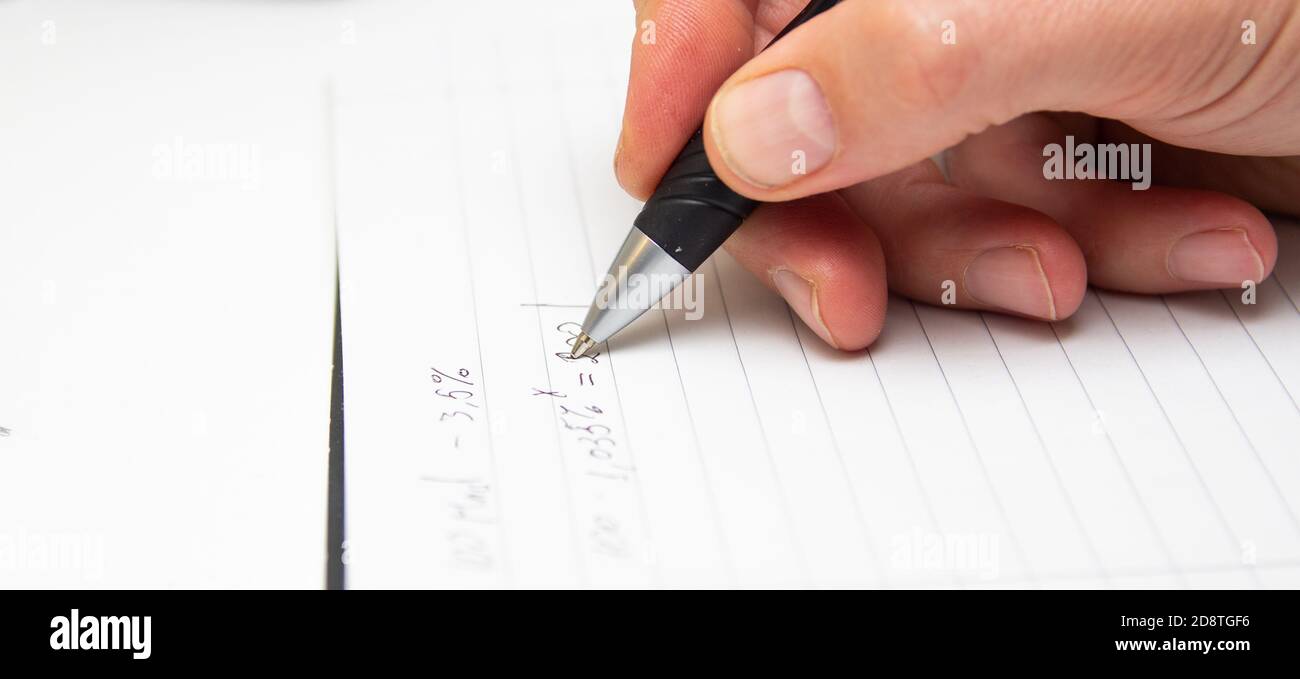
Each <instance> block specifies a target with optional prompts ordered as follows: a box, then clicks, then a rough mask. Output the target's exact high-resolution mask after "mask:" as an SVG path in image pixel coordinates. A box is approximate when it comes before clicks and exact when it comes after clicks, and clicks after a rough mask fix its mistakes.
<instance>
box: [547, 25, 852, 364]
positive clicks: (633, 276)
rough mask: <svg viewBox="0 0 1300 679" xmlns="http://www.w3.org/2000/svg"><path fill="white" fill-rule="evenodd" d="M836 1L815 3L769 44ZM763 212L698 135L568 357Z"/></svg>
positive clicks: (652, 299) (639, 219)
mask: <svg viewBox="0 0 1300 679" xmlns="http://www.w3.org/2000/svg"><path fill="white" fill-rule="evenodd" d="M837 2H839V0H810V2H809V3H808V4H807V6H805V7H804V8H803V11H801V12H799V14H798V15H797V16H795V18H794V19H791V20H790V23H789V24H787V25H786V27H785V28H783V29H781V32H780V33H778V34H777V35H776V37H774V38H772V41H771V42H769V43H768V45H771V44H772V43H774V42H776V41H777V40H780V39H781V38H782V37H784V36H785V34H787V33H789V32H790V31H792V30H794V29H795V28H796V27H798V26H800V25H801V24H803V23H804V22H806V21H808V20H809V19H811V18H813V17H815V16H817V15H818V14H821V13H822V12H824V11H826V10H828V9H830V8H831V7H834V6H835V4H836V3H837ZM757 206H758V201H755V200H750V199H749V198H746V197H744V196H742V195H740V194H738V193H736V192H735V191H732V190H731V189H729V188H727V185H726V184H724V183H722V180H721V179H718V175H717V174H716V173H714V171H713V168H712V167H710V166H709V159H708V156H707V155H705V152H704V130H703V129H702V128H701V129H699V130H696V132H695V134H694V135H692V136H691V139H690V141H688V142H687V143H686V146H685V148H683V149H682V152H681V153H679V154H678V155H677V159H676V160H674V161H673V164H672V166H671V167H669V168H668V172H667V173H665V174H664V177H663V179H661V180H660V182H659V187H658V188H656V189H655V192H654V195H652V196H650V200H648V201H646V204H645V205H644V206H643V207H642V208H641V212H640V214H638V215H637V216H636V219H635V220H633V222H632V230H631V232H629V233H628V235H627V239H626V240H624V241H623V246H622V247H621V248H619V250H618V254H617V255H616V256H615V257H614V263H613V264H611V265H610V267H609V273H607V274H606V275H605V279H604V281H603V282H602V283H601V286H600V288H599V289H598V290H597V291H596V297H595V299H594V300H592V303H591V308H590V309H588V310H587V317H586V319H584V320H583V321H582V332H581V333H579V334H578V336H577V337H576V338H574V340H573V347H572V350H571V351H570V354H569V355H570V356H571V357H572V358H580V357H581V356H583V355H584V354H586V353H587V352H588V351H590V350H591V348H592V347H594V346H596V345H597V344H600V343H602V342H604V341H605V340H608V339H609V338H610V337H612V336H613V335H614V333H617V332H618V331H619V330H622V329H623V328H625V327H627V326H628V325H629V324H630V323H632V321H635V320H636V319H637V318H638V317H640V316H641V314H643V313H645V312H646V311H647V310H648V309H650V307H652V306H654V305H655V304H656V303H657V302H658V301H659V300H660V299H662V298H663V297H664V296H665V295H667V294H668V293H670V292H672V291H673V290H674V289H676V288H677V286H679V285H681V283H682V281H684V280H686V277H687V276H690V275H691V274H692V273H694V272H695V270H696V269H697V268H699V266H700V264H703V263H704V260H706V259H708V258H709V255H712V254H713V253H714V251H716V250H717V249H718V248H720V247H722V243H723V242H724V241H726V240H727V238H728V237H729V236H731V234H732V233H734V232H735V231H736V229H737V228H739V227H740V224H741V222H743V221H744V220H745V218H746V217H748V216H749V214H750V213H751V212H753V211H754V208H755V207H757Z"/></svg>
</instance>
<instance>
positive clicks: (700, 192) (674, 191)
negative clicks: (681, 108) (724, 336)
mask: <svg viewBox="0 0 1300 679" xmlns="http://www.w3.org/2000/svg"><path fill="white" fill-rule="evenodd" d="M757 206H758V201H755V200H750V199H749V198H746V197H744V196H742V195H740V194H739V193H736V192H735V191H732V190H731V189H730V188H727V185H726V184H724V183H722V180H721V179H718V175H717V174H716V173H714V171H713V167H711V166H710V165H709V158H708V156H707V155H706V154H705V153H704V132H703V131H702V130H701V131H697V132H696V133H695V136H693V137H691V140H690V141H689V142H687V144H686V147H685V148H683V149H682V152H681V153H679V154H678V155H677V159H676V160H674V161H673V164H672V167H670V168H668V173H667V174H665V175H664V178H663V179H662V180H661V181H660V182H659V188H658V189H656V190H655V192H654V195H653V196H650V200H648V201H646V204H645V206H644V207H642V208H641V214H639V215H637V217H636V220H635V221H634V224H636V227H637V228H638V229H640V230H641V232H642V233H644V234H645V235H646V236H647V237H649V238H650V240H652V241H654V242H655V243H656V244H658V245H659V247H661V248H663V249H664V252H667V253H668V254H669V255H671V256H672V258H673V259H675V260H677V263H678V264H681V265H682V267H684V268H685V269H687V270H688V271H694V270H696V269H697V268H699V266H700V264H703V263H704V260H706V259H708V258H709V255H711V254H713V253H714V251H716V250H717V249H718V248H720V247H722V243H723V242H724V241H726V240H727V238H728V237H730V236H731V234H732V233H734V232H735V231H736V229H737V228H739V227H740V223H741V222H743V221H745V218H746V217H748V216H749V213H751V212H753V211H754V208H755V207H757Z"/></svg>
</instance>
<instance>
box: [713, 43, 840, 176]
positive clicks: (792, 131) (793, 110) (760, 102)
mask: <svg viewBox="0 0 1300 679" xmlns="http://www.w3.org/2000/svg"><path fill="white" fill-rule="evenodd" d="M712 132H713V138H714V140H715V142H716V143H717V145H718V149H719V150H720V151H721V152H722V157H723V159H724V160H725V161H726V163H727V167H729V168H731V171H732V172H735V173H736V174H738V175H740V176H741V178H743V179H744V180H745V181H747V182H749V183H751V184H754V185H755V186H761V187H769V188H770V187H776V186H784V185H785V184H789V183H790V182H792V181H794V180H795V179H796V178H797V177H799V176H800V175H804V174H808V173H810V172H814V171H816V170H817V169H819V168H821V167H822V166H823V165H825V164H826V163H827V162H829V161H830V159H831V156H832V155H833V154H834V153H835V120H834V119H833V118H832V117H831V109H830V107H829V106H827V105H826V99H825V97H823V96H822V91H821V88H820V87H818V86H817V82H816V81H814V80H813V79H812V77H811V76H809V75H808V74H807V73H804V72H803V71H799V70H794V69H791V70H786V71H777V72H776V73H772V74H769V75H765V76H762V77H759V78H755V79H753V80H750V81H748V82H744V83H741V84H739V85H736V86H735V87H733V88H731V89H730V90H729V91H727V92H726V93H725V94H723V95H722V98H721V99H720V100H718V103H717V104H715V105H714V109H713V118H712Z"/></svg>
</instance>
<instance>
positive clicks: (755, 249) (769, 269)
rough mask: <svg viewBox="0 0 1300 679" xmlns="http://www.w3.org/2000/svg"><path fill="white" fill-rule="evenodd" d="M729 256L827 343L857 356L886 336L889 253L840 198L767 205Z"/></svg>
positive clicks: (737, 237)
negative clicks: (886, 257)
mask: <svg viewBox="0 0 1300 679" xmlns="http://www.w3.org/2000/svg"><path fill="white" fill-rule="evenodd" d="M727 250H728V251H729V252H731V254H732V255H733V256H735V257H736V259H737V261H739V262H740V263H741V264H742V265H743V266H744V267H745V268H747V269H749V270H750V271H751V272H752V273H754V275H756V276H758V277H759V279H760V280H762V281H763V282H764V283H765V284H767V285H768V287H770V288H771V289H772V290H774V291H776V292H777V293H778V294H780V295H781V297H782V298H783V299H784V300H785V301H786V303H787V304H788V305H789V306H790V309H791V311H792V312H793V313H794V315H796V316H797V317H798V318H799V320H800V321H801V322H802V323H803V324H805V325H806V326H808V328H809V329H811V330H812V331H813V332H814V333H816V334H817V335H818V336H819V337H821V338H822V339H823V340H824V341H826V343H827V344H829V345H831V346H833V347H835V348H837V349H843V350H848V351H852V350H857V349H862V348H864V347H866V346H868V345H869V344H871V343H872V342H873V341H875V339H876V338H877V337H879V335H880V332H881V329H882V327H883V325H884V318H885V306H886V302H887V290H886V282H885V272H884V255H883V253H882V252H881V249H880V243H879V241H877V240H876V238H875V235H874V234H872V233H871V231H870V229H868V228H867V227H866V226H865V225H863V224H862V223H861V221H859V220H858V219H857V217H856V215H854V214H853V213H852V211H851V210H850V209H849V208H848V206H847V205H846V204H844V202H843V201H842V200H841V199H840V198H839V197H838V196H836V195H834V194H828V195H819V196H814V197H812V198H808V199H804V200H799V201H794V202H790V203H781V204H771V205H764V206H762V207H761V208H760V209H759V210H758V211H756V212H755V213H754V216H752V217H751V218H750V219H749V221H747V222H746V223H745V225H744V227H742V228H741V230H740V231H738V232H737V233H736V234H735V235H734V236H732V238H731V239H730V240H729V241H728V242H727Z"/></svg>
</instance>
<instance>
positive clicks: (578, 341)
mask: <svg viewBox="0 0 1300 679" xmlns="http://www.w3.org/2000/svg"><path fill="white" fill-rule="evenodd" d="M594 346H596V340H593V339H591V338H590V337H588V336H587V333H585V332H580V333H578V336H577V337H575V338H574V339H573V349H572V350H571V351H569V358H582V357H583V355H585V354H586V353H587V352H588V351H590V350H591V348H592V347H594Z"/></svg>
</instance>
